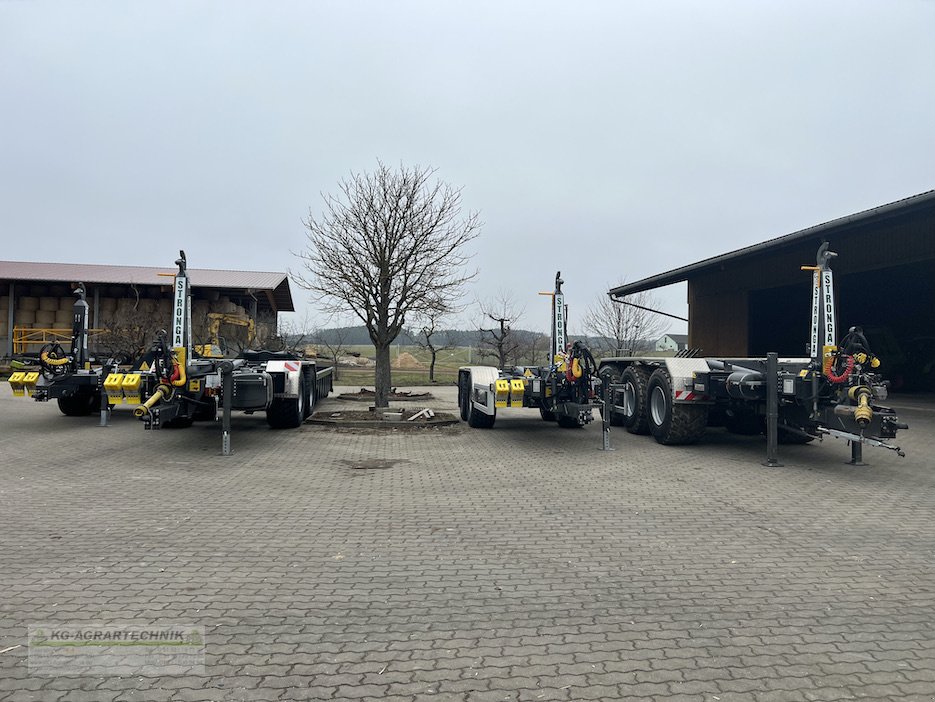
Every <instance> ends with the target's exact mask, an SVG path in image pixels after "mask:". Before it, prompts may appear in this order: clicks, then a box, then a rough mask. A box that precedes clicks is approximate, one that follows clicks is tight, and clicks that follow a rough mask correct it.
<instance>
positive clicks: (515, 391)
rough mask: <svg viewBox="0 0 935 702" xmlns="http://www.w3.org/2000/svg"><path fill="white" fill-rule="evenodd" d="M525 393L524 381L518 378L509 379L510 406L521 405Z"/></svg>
mask: <svg viewBox="0 0 935 702" xmlns="http://www.w3.org/2000/svg"><path fill="white" fill-rule="evenodd" d="M524 394H526V383H524V382H523V381H522V379H520V378H514V379H513V380H511V381H510V407H522V406H523V395H524Z"/></svg>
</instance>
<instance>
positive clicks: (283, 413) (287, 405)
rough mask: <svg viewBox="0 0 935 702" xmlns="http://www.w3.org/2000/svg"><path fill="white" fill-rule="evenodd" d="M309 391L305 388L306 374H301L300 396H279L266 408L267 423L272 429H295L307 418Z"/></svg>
mask: <svg viewBox="0 0 935 702" xmlns="http://www.w3.org/2000/svg"><path fill="white" fill-rule="evenodd" d="M307 400H308V391H307V390H306V389H305V376H304V375H299V396H298V397H295V398H292V397H288V398H287V397H279V398H276V399H275V400H273V401H272V402H271V403H270V406H269V408H268V409H267V410H266V423H267V424H269V425H270V427H271V428H272V429H295V428H296V427H299V426H301V425H302V422H303V421H304V420H305V406H306V405H307V404H308V402H307Z"/></svg>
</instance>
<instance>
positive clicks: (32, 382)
mask: <svg viewBox="0 0 935 702" xmlns="http://www.w3.org/2000/svg"><path fill="white" fill-rule="evenodd" d="M38 382H39V371H33V372H32V373H27V374H26V375H25V376H23V390H25V391H26V394H27V395H29V396H30V397H32V394H33V393H34V392H35V390H36V383H38Z"/></svg>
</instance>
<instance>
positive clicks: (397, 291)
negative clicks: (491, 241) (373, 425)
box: [292, 161, 480, 407]
mask: <svg viewBox="0 0 935 702" xmlns="http://www.w3.org/2000/svg"><path fill="white" fill-rule="evenodd" d="M435 172H436V171H435V169H433V168H422V167H419V166H415V167H414V168H406V167H405V166H400V167H399V168H398V169H395V170H392V169H390V168H388V167H387V166H385V165H384V164H383V163H382V162H379V161H378V162H377V169H376V171H375V172H373V173H366V172H364V173H354V174H351V176H350V177H349V178H347V179H345V180H343V181H342V182H341V183H340V185H339V189H340V192H339V193H338V195H324V196H323V199H324V210H323V212H322V213H321V214H320V215H318V216H316V215H315V214H314V213H312V212H311V211H310V212H309V216H308V219H307V220H305V222H304V223H305V226H306V228H307V229H308V232H307V234H306V237H307V239H308V245H307V248H306V250H305V251H302V252H300V253H298V254H296V255H297V256H298V257H299V258H300V259H301V260H302V266H303V268H304V273H302V274H294V275H293V276H292V279H293V280H294V281H295V282H296V283H297V284H298V285H300V286H302V287H303V288H306V289H308V290H311V291H312V292H313V293H316V294H317V295H318V296H319V297H320V298H321V300H322V302H323V304H324V307H325V310H326V311H328V312H333V313H340V312H344V311H350V312H353V314H354V315H356V316H357V317H358V318H360V320H361V321H362V322H363V323H364V325H365V326H366V328H367V332H368V333H369V335H370V340H371V341H372V342H373V346H374V349H375V351H376V377H375V388H374V389H375V395H376V396H375V400H374V404H375V405H376V406H377V407H387V406H388V405H389V393H390V389H391V384H392V379H391V369H390V345H391V344H392V343H393V341H394V340H395V339H396V337H397V336H399V333H400V332H401V331H402V330H403V328H404V327H405V324H406V317H407V316H409V317H414V316H416V315H418V314H419V313H423V312H425V311H427V310H432V309H445V308H449V307H451V306H453V305H454V304H455V301H456V300H457V299H458V298H459V297H460V295H461V289H462V286H463V285H464V283H466V282H467V281H468V280H470V279H471V278H473V277H474V275H475V274H473V273H467V272H466V271H465V270H464V266H465V265H466V264H467V262H468V254H467V253H466V252H465V248H466V245H467V244H468V243H470V242H471V241H472V240H473V239H474V238H476V237H477V235H478V233H479V229H480V220H479V218H478V215H477V214H476V213H467V214H466V215H465V216H464V217H463V218H462V213H461V190H460V189H456V188H453V187H452V186H451V185H449V184H447V183H445V182H443V181H440V180H436V179H434V176H435Z"/></svg>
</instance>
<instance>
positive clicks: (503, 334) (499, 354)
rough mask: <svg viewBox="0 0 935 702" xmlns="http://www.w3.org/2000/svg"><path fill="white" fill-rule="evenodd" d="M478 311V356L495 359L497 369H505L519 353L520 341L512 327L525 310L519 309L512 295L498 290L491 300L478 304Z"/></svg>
mask: <svg viewBox="0 0 935 702" xmlns="http://www.w3.org/2000/svg"><path fill="white" fill-rule="evenodd" d="M480 309H481V314H482V315H483V319H482V321H481V323H480V324H479V325H478V331H480V334H481V335H480V349H479V352H480V355H481V357H485V356H493V357H496V359H497V365H498V367H499V368H505V367H506V366H507V365H508V362H509V360H510V359H515V358H516V357H517V354H518V352H519V349H520V339H519V338H518V336H517V334H516V333H515V332H514V331H513V325H514V324H516V323H517V322H518V321H519V320H520V319H521V318H522V316H523V313H524V312H525V309H520V308H519V307H518V306H517V303H516V300H515V299H513V295H512V294H511V293H509V292H507V291H505V290H499V291H498V292H497V295H496V297H494V298H493V299H490V300H485V301H482V302H480ZM491 322H493V324H491Z"/></svg>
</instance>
